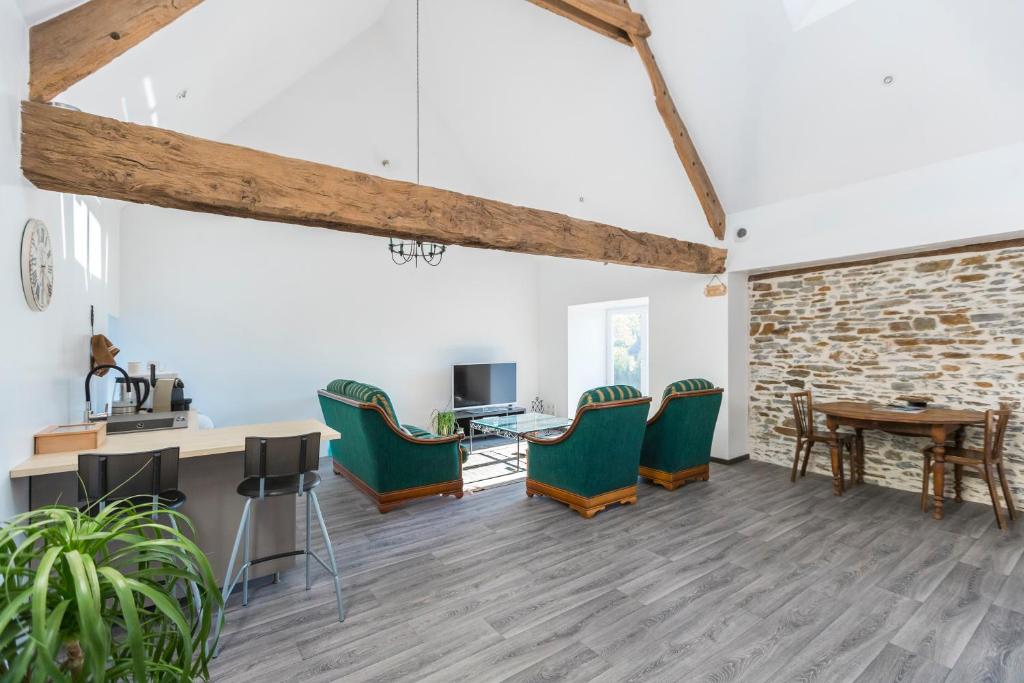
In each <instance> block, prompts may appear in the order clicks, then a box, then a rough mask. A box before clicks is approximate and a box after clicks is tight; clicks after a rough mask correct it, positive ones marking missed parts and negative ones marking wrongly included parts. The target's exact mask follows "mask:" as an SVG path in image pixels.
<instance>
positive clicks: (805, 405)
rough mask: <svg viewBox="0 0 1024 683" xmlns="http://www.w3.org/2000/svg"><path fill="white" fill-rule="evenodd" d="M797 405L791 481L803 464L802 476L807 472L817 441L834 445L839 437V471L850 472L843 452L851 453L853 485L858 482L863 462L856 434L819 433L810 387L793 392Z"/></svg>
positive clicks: (794, 414) (795, 409)
mask: <svg viewBox="0 0 1024 683" xmlns="http://www.w3.org/2000/svg"><path fill="white" fill-rule="evenodd" d="M789 400H790V401H791V402H792V404H793V421H794V423H795V424H796V449H795V450H794V452H793V472H792V473H791V474H790V475H789V480H790V481H793V482H795V481H796V470H797V467H798V466H799V467H800V476H801V477H803V476H805V475H806V474H807V462H808V460H810V457H811V448H812V447H813V446H814V444H816V443H823V444H827V445H828V447H829V448H831V447H832V445H833V443H835V441H836V439H838V440H839V472H840V475H839V476H840V478H844V477H845V476H846V474H845V473H844V472H843V457H842V456H843V451H844V450H845V451H846V453H848V454H849V458H850V485H851V486H853V485H854V484H855V483H857V480H858V478H859V477H858V473H860V472H861V468H862V467H863V464H862V463H860V462H859V458H858V456H857V449H855V448H854V443H855V437H854V435H853V434H847V433H844V432H839V433H838V434H833V433H832V432H819V431H817V430H815V428H814V397H813V396H812V395H811V392H810V390H807V391H797V392H794V393H792V394H790V395H789ZM801 453H803V460H804V461H803V465H800V454H801Z"/></svg>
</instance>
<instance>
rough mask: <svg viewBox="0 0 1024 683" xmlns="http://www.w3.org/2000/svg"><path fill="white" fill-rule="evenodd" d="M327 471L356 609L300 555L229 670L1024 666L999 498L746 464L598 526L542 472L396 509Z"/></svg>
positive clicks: (517, 677)
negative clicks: (309, 582) (385, 508)
mask: <svg viewBox="0 0 1024 683" xmlns="http://www.w3.org/2000/svg"><path fill="white" fill-rule="evenodd" d="M328 467H329V463H326V462H325V467H324V473H323V476H324V484H323V485H322V486H321V487H320V502H321V506H322V508H323V511H324V515H325V517H326V519H327V522H328V527H329V531H330V534H331V538H332V540H333V542H334V545H335V551H336V556H337V560H338V564H339V565H340V567H341V570H342V573H343V578H342V582H343V586H344V590H345V600H346V607H347V610H348V615H347V619H346V621H345V623H343V624H342V623H338V621H337V612H336V611H335V604H334V593H333V590H332V585H331V582H330V581H329V579H328V578H327V576H326V575H325V574H324V573H323V572H322V571H320V570H319V568H318V567H316V566H315V565H314V570H313V571H314V584H313V588H312V590H310V591H309V592H307V591H305V590H304V573H303V571H302V570H301V568H296V569H295V570H293V571H290V572H287V573H285V574H284V575H283V576H282V580H281V582H280V583H278V584H275V585H264V586H261V587H259V588H256V589H255V590H252V591H251V593H250V601H249V606H248V607H242V606H241V605H240V604H239V597H238V596H237V595H236V596H235V597H233V598H232V600H231V602H230V604H229V610H228V616H227V624H226V626H225V630H224V636H223V650H222V653H221V655H220V657H219V658H218V659H217V660H215V662H214V665H213V667H212V670H211V673H212V678H213V680H215V681H246V682H247V683H248V682H251V681H342V680H344V681H446V682H447V681H549V680H566V681H715V682H716V683H722V682H725V681H797V680H799V681H812V680H813V681H857V682H859V683H866V682H869V681H870V682H874V681H929V682H936V683H937V682H939V681H981V680H984V681H1022V680H1024V560H1022V559H1021V555H1022V554H1024V542H1022V541H1024V538H1022V531H1021V529H1024V522H1019V523H1018V524H1017V525H1015V526H1012V527H1011V530H1010V531H1009V532H1006V533H1002V532H1000V531H999V530H998V529H997V528H996V527H995V524H994V519H993V516H992V512H991V509H990V508H988V507H986V506H982V505H977V504H973V503H964V504H957V503H954V502H952V501H950V502H948V503H947V506H946V511H947V516H946V519H945V520H943V521H941V522H937V521H934V520H932V519H931V516H930V515H928V514H923V513H921V512H920V511H919V510H918V507H917V505H918V498H917V496H916V495H915V494H912V493H906V492H900V491H894V490H891V489H883V488H878V487H873V486H860V487H857V488H855V489H853V490H852V491H849V492H848V493H847V494H846V495H845V496H843V497H842V498H835V497H834V496H832V491H831V482H830V480H828V479H826V478H824V477H821V476H816V475H808V476H807V478H806V479H803V480H799V481H798V482H797V483H796V484H790V482H789V476H788V475H789V471H788V469H786V468H780V467H777V466H774V465H770V464H767V463H759V462H746V463H742V464H738V465H733V466H728V467H727V466H718V465H713V466H712V473H711V481H709V482H707V483H694V484H690V485H688V486H685V487H683V488H682V489H680V490H677V491H674V492H669V491H665V490H663V489H661V488H656V487H653V486H650V485H648V484H646V483H645V482H641V483H640V498H639V503H638V505H636V506H621V507H612V508H609V509H608V510H607V511H605V512H603V513H601V514H599V515H597V517H595V518H594V519H592V520H585V519H582V518H581V517H579V516H578V515H576V514H575V513H572V512H570V511H569V510H568V508H567V507H565V506H564V505H561V504H559V503H556V502H554V501H551V500H549V499H546V498H533V499H528V498H527V497H526V495H525V492H524V487H523V485H522V483H518V484H514V485H510V486H503V487H500V488H495V489H491V490H487V491H483V492H480V493H476V494H472V495H467V496H466V497H465V498H463V499H462V500H461V501H456V500H454V499H452V498H433V499H429V500H423V501H419V502H414V503H411V504H408V505H406V506H405V507H404V508H400V509H398V510H396V511H394V512H391V513H388V514H386V515H381V514H379V513H378V512H377V510H376V508H375V507H374V506H372V505H370V503H369V501H368V500H367V499H366V498H365V497H364V496H363V495H362V494H360V493H359V492H358V491H356V490H355V489H354V488H353V487H352V486H351V485H350V484H349V483H348V482H346V481H345V480H344V479H342V478H340V477H336V476H334V475H333V474H331V473H330V470H329V469H328ZM304 505H305V503H304V502H302V501H300V502H299V512H300V515H299V517H300V519H301V518H302V517H303V513H304V509H303V506H304ZM300 533H301V530H300ZM314 536H315V537H316V534H315V532H314ZM316 547H317V548H318V549H319V548H320V547H321V544H320V543H319V541H318V540H317V542H316Z"/></svg>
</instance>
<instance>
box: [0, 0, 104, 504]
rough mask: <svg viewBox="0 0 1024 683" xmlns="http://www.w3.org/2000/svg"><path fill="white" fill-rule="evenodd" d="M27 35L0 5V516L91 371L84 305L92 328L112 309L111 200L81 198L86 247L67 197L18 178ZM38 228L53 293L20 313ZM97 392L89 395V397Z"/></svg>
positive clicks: (12, 11)
mask: <svg viewBox="0 0 1024 683" xmlns="http://www.w3.org/2000/svg"><path fill="white" fill-rule="evenodd" d="M27 82H28V34H27V27H26V25H25V22H24V20H23V19H22V16H21V13H20V12H19V10H18V9H17V7H16V6H15V3H14V0H0V218H2V220H0V225H2V234H0V263H2V264H3V267H2V272H3V278H2V286H0V318H2V320H3V329H4V332H3V334H0V357H2V358H3V365H2V368H3V371H2V372H3V385H2V386H3V391H2V392H0V519H3V518H5V517H7V516H8V515H10V514H12V513H14V512H16V511H18V510H21V509H24V508H25V507H26V505H27V501H28V499H27V491H28V489H27V480H24V479H22V480H19V482H17V483H14V482H11V480H10V479H8V478H7V476H6V475H7V470H8V469H10V468H11V467H12V466H14V465H16V464H17V463H18V462H20V461H21V460H24V459H25V458H27V457H28V456H29V455H31V454H32V435H33V434H34V433H35V432H37V431H39V430H40V429H42V428H43V427H45V426H47V425H49V424H59V423H65V422H67V421H69V420H78V419H79V418H80V417H81V410H82V408H83V403H84V395H83V390H82V380H83V378H84V377H85V374H86V372H88V370H89V305H90V304H93V305H95V307H96V327H97V331H100V332H102V331H105V330H106V329H107V325H106V321H107V314H108V312H109V310H110V309H111V307H112V306H116V297H115V296H114V292H115V291H116V285H115V284H112V281H114V280H115V278H116V270H115V268H114V266H115V264H116V252H117V233H118V220H119V216H120V212H119V209H118V207H117V206H116V203H114V202H109V201H103V202H101V201H99V200H95V199H88V200H86V204H87V206H88V209H89V210H91V211H92V212H93V213H94V214H95V215H96V217H97V218H98V219H99V222H100V223H101V224H102V226H103V228H104V233H105V234H104V235H96V234H95V233H94V237H93V240H92V244H91V247H92V249H91V252H92V254H91V255H92V261H91V263H92V265H93V266H94V268H93V269H90V267H89V266H90V243H89V242H90V241H89V237H88V234H87V228H86V221H84V220H81V216H82V215H83V214H82V213H81V212H79V213H78V220H76V214H75V211H74V205H73V204H74V202H73V198H72V197H65V196H63V195H59V194H56V193H52V192H42V191H39V190H35V189H34V188H32V187H31V186H30V185H29V184H28V182H27V181H26V180H25V179H24V177H23V176H22V174H21V163H20V151H19V135H20V114H19V112H20V101H21V100H22V99H25V98H26V97H27V86H26V83H27ZM29 218H38V219H41V220H42V221H43V222H45V223H46V225H47V227H48V228H49V230H50V235H51V238H52V240H53V247H54V255H55V275H54V277H55V287H54V295H53V301H52V302H51V304H50V306H49V308H48V309H47V310H46V311H44V312H42V313H36V312H33V311H31V310H30V309H29V308H28V305H27V304H26V303H25V297H24V295H23V294H22V289H21V271H20V265H19V264H20V261H21V233H22V229H23V227H24V225H25V221H26V220H27V219H29ZM98 390H99V389H98V388H97V391H98Z"/></svg>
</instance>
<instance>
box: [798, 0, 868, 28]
mask: <svg viewBox="0 0 1024 683" xmlns="http://www.w3.org/2000/svg"><path fill="white" fill-rule="evenodd" d="M853 2H854V0H782V4H783V6H784V7H785V8H786V16H787V17H789V23H790V24H791V25H792V26H793V30H794V31H799V30H800V29H802V28H807V27H808V26H810V25H811V24H813V23H814V22H816V21H819V20H821V19H824V18H825V17H827V16H829V15H830V14H834V13H835V12H838V11H839V10H841V9H843V8H844V7H846V6H847V5H850V4H852V3H853Z"/></svg>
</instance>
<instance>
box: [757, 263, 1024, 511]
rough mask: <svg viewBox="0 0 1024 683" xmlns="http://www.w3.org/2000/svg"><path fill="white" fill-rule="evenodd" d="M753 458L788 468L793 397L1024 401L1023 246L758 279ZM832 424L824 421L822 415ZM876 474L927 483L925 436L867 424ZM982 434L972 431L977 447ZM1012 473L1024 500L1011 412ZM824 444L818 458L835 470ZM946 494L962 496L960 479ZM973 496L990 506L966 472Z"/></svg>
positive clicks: (869, 476) (1019, 424)
mask: <svg viewBox="0 0 1024 683" xmlns="http://www.w3.org/2000/svg"><path fill="white" fill-rule="evenodd" d="M749 296H750V412H749V428H750V448H751V453H750V456H751V457H752V458H755V459H759V460H769V461H771V462H775V463H778V464H781V465H786V466H789V465H791V464H792V462H793V447H794V445H795V439H794V437H793V436H792V434H793V432H792V428H793V415H792V408H791V405H790V402H789V397H788V394H789V392H792V391H799V390H802V389H804V388H805V387H806V388H812V389H813V390H814V396H815V400H816V401H829V400H843V399H849V400H866V401H873V402H879V403H883V404H884V403H889V402H894V401H896V400H897V398H898V397H899V396H902V395H906V394H914V395H925V396H930V397H932V398H933V400H934V401H935V402H936V403H940V404H943V405H945V406H948V407H951V408H952V407H963V408H975V409H985V408H996V407H998V406H999V404H1000V403H1001V402H1004V401H1006V402H1010V403H1011V404H1012V405H1013V407H1014V409H1015V410H1018V411H1019V410H1020V408H1021V405H1022V400H1024V246H1003V247H1002V248H998V249H994V250H989V251H977V252H961V253H956V254H947V255H941V256H921V257H916V258H903V259H900V260H894V261H888V262H884V263H877V264H872V265H853V266H847V267H840V268H832V269H825V268H823V269H822V270H820V271H816V272H811V273H803V274H799V275H780V276H778V277H772V278H769V279H764V280H759V281H751V282H750V284H749ZM818 425H819V426H820V427H821V428H822V429H824V418H823V417H821V416H819V417H818ZM865 443H866V446H865V450H866V456H865V463H866V465H865V480H866V481H868V482H870V483H875V484H881V485H884V486H891V487H895V488H899V489H906V490H912V491H918V490H920V486H921V448H922V447H923V446H924V445H925V441H924V440H922V439H913V438H906V437H897V436H892V435H889V434H885V433H882V432H874V431H872V432H865ZM980 443H981V430H980V429H974V428H969V436H968V445H972V444H973V445H979V446H980ZM1004 452H1005V454H1006V466H1007V475H1008V477H1009V479H1010V483H1011V486H1012V488H1013V491H1014V495H1015V499H1016V500H1017V501H1022V504H1024V496H1022V489H1024V414H1022V413H1020V412H1017V413H1015V414H1014V416H1013V418H1011V422H1010V427H1009V431H1008V434H1007V437H1006V446H1005V450H1004ZM828 460H829V458H828V451H827V449H826V448H825V447H824V446H820V445H819V446H815V448H814V450H813V451H812V453H811V463H812V464H811V467H812V468H813V469H814V470H815V471H818V472H830V469H829V464H828ZM948 481H950V483H949V484H948V489H947V495H948V496H949V497H952V483H951V482H952V480H951V477H950V478H949V479H948ZM965 491H966V493H965V496H964V497H965V498H967V499H968V500H976V501H979V502H985V503H988V501H989V498H988V491H987V489H985V487H984V484H983V483H982V482H981V481H980V480H978V479H973V478H966V477H965Z"/></svg>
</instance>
